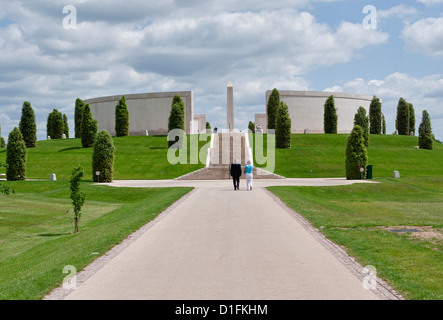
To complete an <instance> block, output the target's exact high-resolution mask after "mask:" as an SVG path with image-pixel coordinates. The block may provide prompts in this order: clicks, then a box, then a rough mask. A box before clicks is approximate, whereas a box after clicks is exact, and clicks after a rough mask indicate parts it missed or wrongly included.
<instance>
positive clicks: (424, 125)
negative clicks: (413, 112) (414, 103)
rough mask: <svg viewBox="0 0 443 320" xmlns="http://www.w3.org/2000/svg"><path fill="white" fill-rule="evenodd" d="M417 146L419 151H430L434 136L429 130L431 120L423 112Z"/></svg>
mask: <svg viewBox="0 0 443 320" xmlns="http://www.w3.org/2000/svg"><path fill="white" fill-rule="evenodd" d="M418 146H419V147H420V149H428V150H432V149H433V147H434V136H433V134H432V128H431V118H430V117H429V113H428V112H427V111H426V110H424V111H423V115H422V120H421V124H420V127H419V128H418Z"/></svg>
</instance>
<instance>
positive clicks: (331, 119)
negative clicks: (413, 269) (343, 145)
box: [323, 95, 337, 133]
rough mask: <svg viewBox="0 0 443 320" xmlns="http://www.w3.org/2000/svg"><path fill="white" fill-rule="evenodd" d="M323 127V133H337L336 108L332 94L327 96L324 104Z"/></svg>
mask: <svg viewBox="0 0 443 320" xmlns="http://www.w3.org/2000/svg"><path fill="white" fill-rule="evenodd" d="M323 127H324V131H325V133H337V109H336V108H335V102H334V96H333V95H332V96H329V97H328V99H326V102H325V105H324V119H323Z"/></svg>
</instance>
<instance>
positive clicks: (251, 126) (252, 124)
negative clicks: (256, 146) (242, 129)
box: [248, 121, 255, 132]
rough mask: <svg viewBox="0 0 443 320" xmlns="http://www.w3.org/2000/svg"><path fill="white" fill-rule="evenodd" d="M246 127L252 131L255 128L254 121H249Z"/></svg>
mask: <svg viewBox="0 0 443 320" xmlns="http://www.w3.org/2000/svg"><path fill="white" fill-rule="evenodd" d="M248 129H249V130H251V132H254V130H255V123H254V122H252V121H249V124H248Z"/></svg>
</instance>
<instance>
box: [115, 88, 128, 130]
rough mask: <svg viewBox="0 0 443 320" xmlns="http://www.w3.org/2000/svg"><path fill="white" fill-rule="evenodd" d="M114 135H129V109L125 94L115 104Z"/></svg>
mask: <svg viewBox="0 0 443 320" xmlns="http://www.w3.org/2000/svg"><path fill="white" fill-rule="evenodd" d="M115 135H116V136H117V137H125V136H128V135H129V111H128V107H127V106H126V98H125V96H122V97H121V98H120V101H119V102H118V104H117V105H116V106H115Z"/></svg>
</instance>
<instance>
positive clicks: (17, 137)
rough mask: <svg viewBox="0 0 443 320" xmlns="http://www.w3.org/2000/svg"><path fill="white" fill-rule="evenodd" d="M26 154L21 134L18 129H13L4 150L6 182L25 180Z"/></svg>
mask: <svg viewBox="0 0 443 320" xmlns="http://www.w3.org/2000/svg"><path fill="white" fill-rule="evenodd" d="M27 152H28V151H27V149H26V143H25V141H24V140H23V135H22V133H21V132H20V130H19V129H18V128H14V130H12V131H11V133H10V134H9V137H8V147H7V148H6V165H7V168H6V179H7V180H8V181H17V180H25V178H26V156H27Z"/></svg>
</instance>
